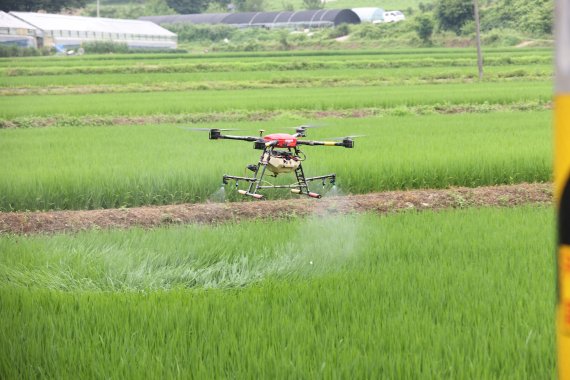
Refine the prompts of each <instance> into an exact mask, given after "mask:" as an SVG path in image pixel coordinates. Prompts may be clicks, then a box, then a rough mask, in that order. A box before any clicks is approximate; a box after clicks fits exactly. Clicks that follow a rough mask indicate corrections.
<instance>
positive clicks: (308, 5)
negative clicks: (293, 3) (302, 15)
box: [303, 0, 325, 9]
mask: <svg viewBox="0 0 570 380" xmlns="http://www.w3.org/2000/svg"><path fill="white" fill-rule="evenodd" d="M324 6H325V4H324V3H323V2H322V1H321V0H303V8H304V9H323V8H324Z"/></svg>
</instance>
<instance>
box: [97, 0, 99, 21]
mask: <svg viewBox="0 0 570 380" xmlns="http://www.w3.org/2000/svg"><path fill="white" fill-rule="evenodd" d="M97 17H99V0H97Z"/></svg>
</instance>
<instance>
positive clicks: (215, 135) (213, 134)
mask: <svg viewBox="0 0 570 380" xmlns="http://www.w3.org/2000/svg"><path fill="white" fill-rule="evenodd" d="M219 139H225V140H240V141H257V140H259V137H252V136H232V135H222V133H221V131H220V130H219V129H211V130H210V140H219Z"/></svg>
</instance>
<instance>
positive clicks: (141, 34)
mask: <svg viewBox="0 0 570 380" xmlns="http://www.w3.org/2000/svg"><path fill="white" fill-rule="evenodd" d="M10 15H12V16H14V17H17V18H18V19H20V20H21V21H23V22H25V23H28V24H30V25H33V26H34V27H35V28H37V29H38V30H39V32H40V33H41V35H43V38H42V39H41V40H40V41H41V42H42V43H40V45H43V46H55V47H56V48H63V49H70V48H77V47H79V46H80V45H81V44H82V43H84V42H91V41H112V42H116V43H125V44H127V45H128V46H129V48H136V49H175V48H176V44H177V36H176V34H174V33H172V32H170V31H168V30H166V29H164V28H162V27H160V26H158V25H156V24H154V23H152V22H149V21H141V20H120V19H110V18H95V17H80V16H67V15H56V14H47V13H27V12H10Z"/></svg>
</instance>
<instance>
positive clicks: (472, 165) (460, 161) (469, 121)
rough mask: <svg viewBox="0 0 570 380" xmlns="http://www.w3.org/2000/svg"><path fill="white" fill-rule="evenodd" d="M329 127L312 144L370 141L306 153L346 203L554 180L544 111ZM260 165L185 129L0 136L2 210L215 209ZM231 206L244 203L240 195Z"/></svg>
mask: <svg viewBox="0 0 570 380" xmlns="http://www.w3.org/2000/svg"><path fill="white" fill-rule="evenodd" d="M420 121H421V123H420ZM321 122H322V123H323V128H318V129H311V130H310V131H309V135H308V137H309V138H311V137H312V138H316V139H326V138H327V137H335V136H347V135H353V134H356V135H362V134H363V135H366V137H363V138H357V140H356V148H354V149H345V148H337V147H333V148H329V147H307V148H306V149H303V151H304V152H305V153H306V154H307V156H308V158H307V161H306V166H305V168H306V169H305V170H306V171H307V175H319V174H320V173H323V174H324V173H336V174H337V175H338V184H339V186H341V188H342V189H343V190H344V191H345V192H347V193H367V192H371V191H383V190H394V189H412V188H445V187H448V186H469V187H474V186H483V185H495V184H508V183H518V182H546V181H549V180H550V178H551V171H552V167H551V160H550V157H551V144H550V141H551V128H550V125H551V118H550V114H549V113H548V112H545V111H541V112H519V113H512V112H504V113H487V114H475V115H470V116H469V118H465V116H464V115H461V114H458V115H452V116H446V115H426V116H392V117H373V118H363V119H353V120H343V121H339V120H332V119H330V120H326V121H324V120H323V121H321ZM298 124H299V121H298V120H282V121H271V122H263V123H255V124H254V125H252V123H249V122H241V123H208V124H196V125H193V127H206V128H208V127H212V128H228V127H229V128H237V129H240V130H241V131H237V132H235V133H244V134H249V135H254V136H255V135H257V129H259V128H261V129H265V130H267V131H268V133H269V131H272V132H279V131H289V130H291V131H292V129H290V128H291V127H294V126H296V125H298ZM258 156H259V151H256V150H254V149H253V145H252V144H250V143H240V142H231V141H209V140H208V136H207V133H200V132H192V131H187V130H185V129H181V128H179V126H178V125H143V126H136V127H133V126H111V127H73V128H70V127H54V128H43V129H40V130H38V129H34V128H30V129H8V130H3V131H2V130H0V161H2V162H4V163H5V165H3V166H1V167H0V210H2V211H14V210H36V209H41V210H46V209H48V210H49V209H97V208H115V207H133V206H140V205H145V204H169V203H182V202H201V201H206V200H207V199H208V197H209V196H210V195H211V194H212V193H214V192H215V191H216V190H217V189H218V188H219V186H220V184H221V178H222V175H223V174H234V175H244V174H245V166H246V165H247V164H250V163H254V162H256V160H257V159H258ZM206 163H207V164H206ZM284 180H285V181H286V180H289V181H291V179H290V178H289V177H286V178H285V179H284ZM318 186H320V185H319V184H317V187H318ZM232 187H233V184H232ZM228 194H229V196H230V199H233V200H235V192H233V191H232V190H231V189H230V188H229V191H228ZM285 194H286V193H285ZM266 195H268V196H269V197H272V196H273V197H274V195H272V194H271V193H268V194H266ZM278 195H279V196H284V193H279V194H278Z"/></svg>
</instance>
